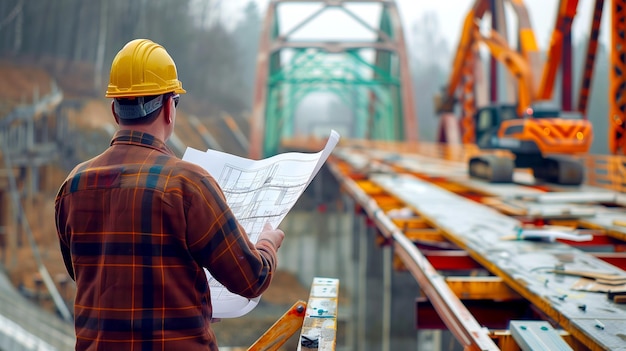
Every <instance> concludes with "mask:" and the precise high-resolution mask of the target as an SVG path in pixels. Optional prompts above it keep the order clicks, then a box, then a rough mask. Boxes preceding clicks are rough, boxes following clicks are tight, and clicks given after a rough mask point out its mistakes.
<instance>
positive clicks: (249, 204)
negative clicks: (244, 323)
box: [183, 130, 340, 318]
mask: <svg viewBox="0 0 626 351" xmlns="http://www.w3.org/2000/svg"><path fill="white" fill-rule="evenodd" d="M339 138H340V136H339V133H337V132H336V131H334V130H332V131H331V133H330V136H329V138H328V141H327V142H326V146H325V147H324V149H322V150H321V151H319V152H316V153H302V152H287V153H283V154H279V155H276V156H272V157H269V158H266V159H263V160H258V161H257V160H251V159H246V158H243V157H239V156H235V155H231V154H227V153H224V152H219V151H215V150H207V151H206V152H203V151H199V150H196V149H193V148H187V150H186V151H185V154H184V155H183V160H186V161H189V162H192V163H195V164H198V165H199V166H201V167H203V168H204V169H206V170H207V171H208V172H209V174H211V175H212V176H213V177H214V178H215V180H216V181H217V183H218V184H219V185H220V187H221V188H222V191H223V192H224V195H225V196H226V201H227V202H228V205H229V206H230V208H231V209H232V211H233V213H234V214H235V216H236V217H237V219H238V220H239V223H241V225H242V226H243V228H244V229H245V230H246V233H248V235H249V236H250V240H251V241H252V242H253V243H256V242H257V240H258V238H259V234H260V233H261V230H262V229H263V226H264V225H265V223H270V224H271V225H272V227H273V228H277V227H278V225H279V224H280V223H281V222H282V220H283V219H284V218H285V216H286V215H287V213H288V212H289V210H291V208H292V207H293V206H294V205H295V203H296V201H297V200H298V198H299V197H300V195H302V193H303V192H304V190H305V189H306V187H307V186H308V185H309V184H310V183H311V181H312V180H313V178H314V177H315V175H316V174H317V172H318V171H319V170H320V168H322V165H323V164H324V162H326V160H327V159H328V156H330V154H331V152H332V151H333V149H334V148H335V146H336V145H337V143H338V142H339ZM205 271H206V274H207V278H208V279H209V286H210V289H211V302H212V305H213V318H235V317H239V316H243V315H244V314H246V313H248V312H250V311H251V310H252V309H253V308H254V307H255V306H256V305H257V304H258V302H259V300H260V297H258V298H255V299H248V298H245V297H242V296H239V295H236V294H233V293H231V292H230V291H228V290H227V289H226V288H225V287H224V286H223V285H222V284H220V283H219V282H218V281H217V280H216V279H215V278H213V277H212V276H211V274H210V273H209V272H208V271H207V270H206V269H205Z"/></svg>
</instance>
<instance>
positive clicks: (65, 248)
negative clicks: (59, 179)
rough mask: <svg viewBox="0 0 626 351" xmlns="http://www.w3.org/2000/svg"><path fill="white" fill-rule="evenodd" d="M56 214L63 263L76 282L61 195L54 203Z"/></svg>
mask: <svg viewBox="0 0 626 351" xmlns="http://www.w3.org/2000/svg"><path fill="white" fill-rule="evenodd" d="M61 189H63V187H61ZM54 214H55V216H54V217H55V223H56V230H57V236H58V237H59V246H60V249H61V256H63V263H64V264H65V269H66V270H67V273H68V274H69V275H70V277H71V278H72V280H75V278H74V265H73V264H72V256H71V251H70V244H69V241H68V238H67V233H66V232H65V218H67V216H66V214H65V213H64V207H63V199H62V197H61V196H60V195H57V198H56V200H55V202H54Z"/></svg>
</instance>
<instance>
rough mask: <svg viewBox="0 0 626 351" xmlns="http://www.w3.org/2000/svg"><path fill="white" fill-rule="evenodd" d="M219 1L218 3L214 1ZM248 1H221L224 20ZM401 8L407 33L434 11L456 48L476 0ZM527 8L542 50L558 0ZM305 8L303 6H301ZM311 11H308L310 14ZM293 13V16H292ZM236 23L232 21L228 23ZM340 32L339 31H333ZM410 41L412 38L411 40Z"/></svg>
mask: <svg viewBox="0 0 626 351" xmlns="http://www.w3.org/2000/svg"><path fill="white" fill-rule="evenodd" d="M212 1H219V0H212ZM248 1H249V0H228V1H225V0H221V9H222V11H223V17H222V18H230V19H235V18H237V17H238V16H240V15H241V13H242V10H241V9H242V8H243V7H244V6H245V5H246V4H247V3H248ZM256 1H257V3H258V4H259V7H260V9H261V10H262V11H265V8H266V6H267V4H268V3H269V0H256ZM594 2H595V1H593V0H579V5H578V14H577V16H576V18H575V20H574V24H573V32H574V37H575V38H580V37H581V36H587V35H588V32H589V27H590V25H591V15H592V10H593V4H594ZM396 3H397V4H398V9H399V11H400V14H401V16H402V21H403V26H404V28H405V31H406V32H407V33H408V32H409V31H410V28H411V27H412V25H413V23H414V22H415V21H416V20H417V19H419V18H421V17H422V16H423V15H424V14H425V13H426V12H433V13H435V14H437V16H438V18H439V24H440V27H441V30H442V34H443V36H444V37H445V38H446V40H447V41H448V43H449V45H450V46H451V47H452V48H454V47H456V44H457V42H458V38H459V35H460V31H461V26H462V23H463V20H464V18H465V15H466V14H467V11H468V9H469V8H470V6H471V5H472V4H473V3H474V0H435V1H432V0H396ZM524 3H525V4H526V6H527V8H528V11H529V13H530V17H531V23H532V26H533V29H534V32H535V35H536V38H537V42H538V44H539V46H540V47H541V48H546V47H547V46H548V44H549V42H550V33H551V31H552V28H553V27H554V20H555V16H556V11H557V9H558V3H559V1H558V0H526V1H525V2H524ZM608 3H609V2H608V1H606V2H605V13H604V15H603V26H602V28H601V40H602V41H604V42H605V43H608V38H609V33H608V23H609V13H608V11H607V9H608ZM302 6H304V5H302ZM289 11H291V13H290V14H289V16H287V15H285V14H281V15H280V16H279V17H280V18H281V19H283V20H288V19H289V17H293V18H294V20H295V18H296V17H297V13H296V12H299V11H298V10H296V9H293V7H291V8H289ZM310 12H311V11H308V13H310ZM292 13H293V16H291V14H292ZM229 22H231V23H232V22H233V21H229ZM333 30H334V31H335V32H338V31H339V30H338V28H333ZM409 39H410V38H409Z"/></svg>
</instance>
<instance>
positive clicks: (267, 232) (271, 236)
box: [259, 223, 285, 250]
mask: <svg viewBox="0 0 626 351" xmlns="http://www.w3.org/2000/svg"><path fill="white" fill-rule="evenodd" d="M283 239H285V233H283V231H282V230H280V229H273V228H272V225H271V224H269V223H265V226H263V231H262V232H261V234H260V235H259V241H261V240H267V241H269V242H271V243H272V245H274V247H275V248H276V250H278V248H279V247H280V245H281V244H282V243H283Z"/></svg>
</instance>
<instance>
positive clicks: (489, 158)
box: [469, 155, 515, 183]
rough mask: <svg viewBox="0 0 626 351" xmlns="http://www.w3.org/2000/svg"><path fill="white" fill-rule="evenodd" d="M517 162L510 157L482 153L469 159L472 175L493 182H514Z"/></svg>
mask: <svg viewBox="0 0 626 351" xmlns="http://www.w3.org/2000/svg"><path fill="white" fill-rule="evenodd" d="M514 169H515V162H514V161H513V159H511V158H509V157H503V156H497V155H481V156H476V157H472V158H471V159H470V161H469V174H470V177H474V178H478V179H483V180H486V181H489V182H491V183H511V182H513V170H514Z"/></svg>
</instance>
